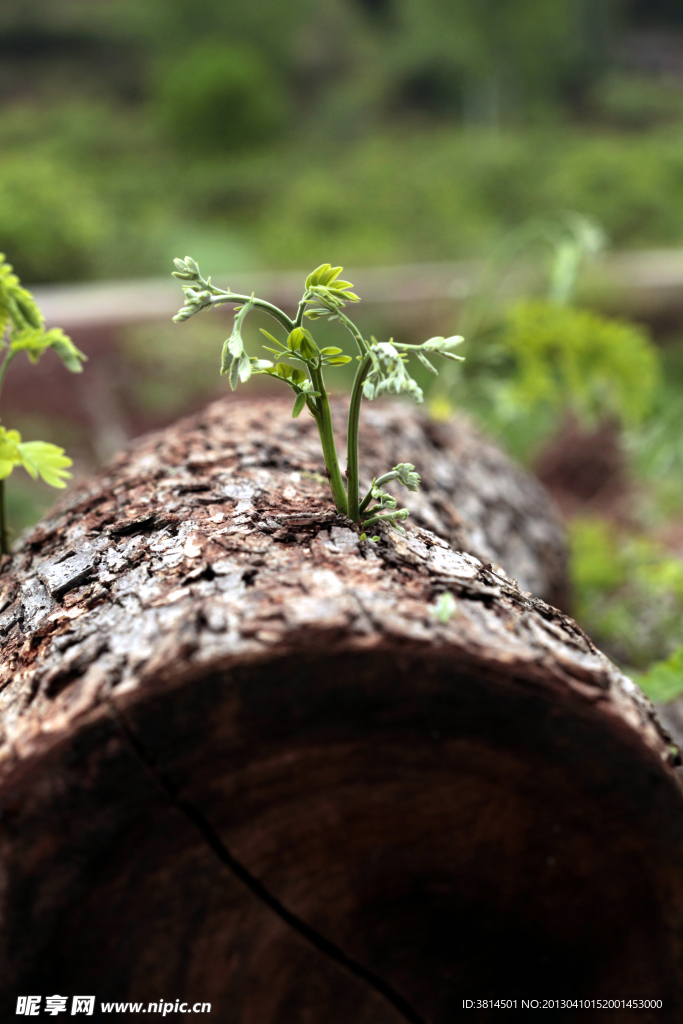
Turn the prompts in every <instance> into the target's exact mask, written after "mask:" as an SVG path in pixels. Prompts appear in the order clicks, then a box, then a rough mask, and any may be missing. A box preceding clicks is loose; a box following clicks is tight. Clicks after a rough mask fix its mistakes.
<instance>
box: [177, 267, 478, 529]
mask: <svg viewBox="0 0 683 1024" xmlns="http://www.w3.org/2000/svg"><path fill="white" fill-rule="evenodd" d="M175 266H176V270H175V271H174V277H177V278H179V279H180V280H181V281H185V282H187V283H186V284H185V285H184V286H183V291H184V293H185V304H184V306H183V307H182V309H181V310H180V312H179V313H178V314H177V315H176V316H175V317H174V318H173V319H174V320H175V321H176V322H180V321H182V320H187V319H188V318H189V317H191V316H194V314H195V313H199V312H200V310H203V309H211V308H213V307H215V306H222V305H225V304H226V303H232V304H234V305H235V322H234V326H233V329H232V333H231V335H230V337H229V338H228V339H227V340H226V342H225V344H224V346H223V355H222V360H221V373H223V374H226V375H227V376H228V379H229V381H230V387H231V388H232V389H233V390H234V389H235V388H236V387H237V385H238V384H239V383H243V384H244V383H246V381H248V380H249V378H250V377H251V376H252V374H254V373H267V374H269V375H270V376H272V377H276V378H278V379H279V380H281V381H282V382H283V383H284V384H286V385H287V386H288V387H289V388H290V389H291V390H292V391H293V392H294V407H293V409H292V416H293V417H297V416H299V415H300V413H301V412H303V410H304V409H307V410H308V412H309V413H310V414H311V416H313V418H314V419H315V422H316V424H317V427H318V432H319V434H320V441H321V444H322V450H323V458H324V460H325V468H326V472H327V478H328V480H329V484H330V490H331V491H332V497H333V498H334V503H335V505H336V507H337V511H338V512H340V513H342V514H343V515H345V516H347V517H348V518H349V519H350V520H351V521H352V522H354V523H358V524H359V526H360V527H361V530H362V531H363V532H365V531H366V530H367V528H369V527H370V526H376V525H378V524H380V523H384V524H386V525H388V526H392V527H394V529H397V530H399V531H400V532H402V533H403V532H405V531H404V530H403V527H402V526H401V525H400V524H401V523H402V522H404V521H405V520H406V519H407V517H408V515H409V512H408V509H406V508H397V507H396V505H397V502H396V499H395V498H394V497H392V495H390V494H387V493H386V492H385V491H384V490H383V487H384V485H385V484H388V483H390V482H392V481H395V482H397V483H399V484H402V486H403V487H406V488H407V489H408V490H409V491H416V490H417V489H418V487H419V485H420V476H419V474H418V473H416V472H415V467H414V466H413V465H412V464H411V463H409V462H402V463H400V464H399V465H397V466H394V467H393V469H392V470H390V471H389V472H388V473H384V474H383V475H382V476H378V477H375V479H374V480H373V481H372V485H371V487H370V488H369V490H368V491H367V493H366V494H365V495H361V493H360V483H359V466H358V428H359V419H360V406H361V400H362V398H363V397H365V398H368V399H370V400H372V399H374V398H377V397H379V396H380V395H384V394H394V395H399V394H408V395H410V396H411V397H412V398H413V399H414V400H415V401H416V402H421V401H422V399H423V395H422V390H421V389H420V388H419V387H418V385H417V384H416V382H415V381H414V380H413V378H412V377H411V376H410V374H409V373H408V368H407V363H408V358H409V356H410V355H415V356H416V357H417V359H418V360H419V361H420V362H421V363H422V365H423V366H425V367H426V368H427V369H428V370H430V371H431V372H432V373H434V374H436V373H437V372H438V371H437V370H436V367H435V366H434V365H433V364H432V363H431V362H430V360H429V359H428V358H427V356H428V355H431V356H434V355H439V356H442V357H443V358H445V359H452V360H461V359H462V356H459V355H456V354H455V353H454V352H453V349H454V348H456V347H457V346H458V345H460V343H461V342H462V340H463V339H462V338H461V337H459V336H457V337H452V338H430V339H429V340H428V341H425V342H423V343H422V344H421V345H408V344H403V343H399V342H394V341H393V339H391V340H389V341H382V342H379V341H377V340H376V339H375V338H370V340H367V339H365V338H364V337H363V336H362V334H361V332H360V330H359V329H358V327H356V325H355V324H354V323H353V322H352V321H351V320H350V319H349V318H348V317H347V316H346V314H345V313H344V312H343V308H344V306H345V305H346V303H347V302H359V301H360V300H359V298H358V296H357V295H354V293H353V292H352V291H351V290H350V289H351V288H352V287H353V285H352V284H351V283H350V282H349V281H341V280H339V274H340V273H341V270H342V268H341V267H332V266H330V264H329V263H325V264H323V265H322V266H320V267H318V268H317V270H314V271H313V273H312V274H309V275H308V277H307V278H306V284H305V287H304V293H303V295H302V297H301V301H300V302H299V306H298V310H297V313H296V316H295V317H294V319H291V318H290V317H289V316H288V315H287V314H286V313H284V312H283V311H282V310H281V309H278V308H277V306H274V305H272V304H271V303H270V302H266V301H265V300H263V299H257V298H255V297H254V295H251V296H249V295H236V294H234V293H233V292H231V291H230V289H228V290H227V291H224V290H223V289H222V288H217V287H216V285H214V284H212V283H211V278H208V279H206V280H205V279H204V278H203V277H202V275H201V273H200V271H199V267H198V266H197V264H196V263H195V261H194V260H193V259H192V258H191V257H190V256H186V257H185V259H184V260H180V259H177V260H175ZM254 309H260V310H262V311H263V312H265V313H268V314H269V315H270V316H271V317H272V318H273V319H274V320H276V321H277V323H278V324H279V325H280V327H281V328H282V329H284V331H285V334H286V337H285V338H284V340H279V339H278V338H276V337H275V336H274V335H272V334H270V333H269V332H268V331H265V330H263V328H261V333H262V334H263V335H264V336H265V337H266V339H267V340H268V342H269V343H270V344H269V345H264V348H265V349H266V351H268V352H270V353H271V355H273V356H274V360H271V359H258V358H256V357H254V356H250V355H248V354H247V352H246V350H245V347H244V342H243V340H242V325H243V323H244V320H245V318H246V317H247V315H248V314H249V313H250V312H251V311H252V310H254ZM304 317H306V319H307V320H308V321H314V320H317V319H319V318H320V317H327V319H328V320H336V321H338V322H339V323H340V324H341V325H342V326H343V327H344V328H346V330H347V331H348V332H349V333H350V334H351V336H352V338H353V340H354V343H355V345H356V348H357V354H356V361H357V363H358V366H357V369H356V375H355V379H354V382H353V387H352V389H351V400H350V403H349V415H348V432H347V446H348V447H347V469H346V474H345V477H344V476H343V475H342V472H341V470H340V468H339V460H338V458H337V450H336V447H335V441H334V432H333V430H332V416H331V413H330V402H329V396H328V392H327V390H326V387H325V381H324V378H323V371H324V370H325V369H327V367H335V366H341V365H343V364H344V363H350V362H351V361H352V357H351V356H349V355H345V354H344V353H343V352H342V350H341V349H340V348H335V347H326V348H319V347H318V345H317V344H316V342H315V340H314V338H313V335H312V333H311V332H310V331H309V330H308V328H307V327H304V326H303V324H304ZM373 539H374V538H373Z"/></svg>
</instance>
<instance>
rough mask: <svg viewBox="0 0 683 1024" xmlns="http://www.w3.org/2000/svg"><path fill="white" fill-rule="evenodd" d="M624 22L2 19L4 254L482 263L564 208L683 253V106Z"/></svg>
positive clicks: (304, 0) (110, 272)
mask: <svg viewBox="0 0 683 1024" xmlns="http://www.w3.org/2000/svg"><path fill="white" fill-rule="evenodd" d="M626 7H627V5H626V4H625V2H621V0H553V3H552V4H548V3H547V0H510V2H509V3H506V4H501V3H491V2H486V3H484V2H481V0H449V2H445V0H420V3H419V4H415V3H410V2H409V0H329V3H327V4H322V5H321V4H319V3H316V2H314V0H291V2H290V3H289V4H281V3H278V2H276V0H261V2H260V3H259V4H252V5H244V4H237V3H234V2H229V0H228V2H224V0H220V2H219V0H206V2H205V3H204V4H202V5H201V10H199V9H198V7H197V4H196V3H194V2H190V0H136V3H135V4H133V3H131V2H130V0H108V2H107V3H103V4H93V3H87V4H83V3H72V2H68V0H64V2H61V0H60V2H59V3H55V2H48V0H33V2H32V3H31V4H30V5H27V4H25V3H20V2H19V0H7V2H6V4H5V5H3V10H2V11H1V12H0V28H1V29H2V35H1V36H0V153H1V154H2V155H1V156H0V246H2V247H4V248H5V249H6V250H7V251H11V252H12V253H13V258H14V260H15V263H16V266H17V268H18V270H19V272H20V273H21V274H22V275H23V276H24V278H26V279H28V280H32V281H35V282H38V281H58V280H71V279H75V278H88V277H105V276H136V275H139V274H142V275H145V274H156V273H158V274H162V273H165V271H166V268H167V266H168V263H169V261H170V258H171V256H172V254H173V252H174V250H175V243H174V241H173V239H175V238H177V237H178V236H179V235H180V234H181V232H182V229H183V227H184V226H185V225H187V224H188V222H189V223H192V224H193V225H195V229H200V230H204V232H205V233H209V232H210V233H211V234H212V236H213V238H214V240H216V242H217V243H218V247H219V249H220V247H221V246H220V240H221V239H223V242H224V244H223V249H224V252H225V256H224V265H223V266H222V267H221V269H225V270H227V269H230V265H229V264H230V262H231V261H232V260H233V259H238V260H239V259H240V254H242V253H248V254H249V259H250V262H252V263H257V264H260V265H261V266H263V267H266V266H271V267H278V266H293V265H308V264H309V263H310V262H311V261H313V262H315V261H316V260H318V261H322V260H323V259H324V258H326V255H327V254H328V253H329V252H331V251H334V252H335V254H336V258H338V259H339V260H341V261H342V262H343V263H344V264H347V265H353V264H356V265H357V264H359V263H375V264H378V263H385V262H387V263H388V262H412V261H417V260H441V259H444V260H448V259H457V258H460V257H470V256H474V255H478V254H479V255H483V254H485V253H486V252H488V251H489V250H490V248H491V246H492V245H493V244H494V243H495V241H496V240H497V239H498V238H499V237H500V236H501V235H502V234H503V233H504V232H505V231H507V230H509V229H510V228H512V227H513V226H514V225H516V224H519V223H521V222H522V221H524V220H525V219H527V218H529V217H532V216H535V215H538V214H544V213H546V212H547V211H549V210H551V211H552V210H556V209H562V208H569V209H576V210H580V211H582V212H583V213H585V214H587V215H592V216H594V217H595V218H597V219H598V220H599V221H600V222H601V223H602V224H603V225H604V227H605V229H606V230H607V232H608V233H609V235H610V237H611V238H612V240H613V242H614V243H615V244H617V245H620V246H623V245H651V244H665V243H669V242H675V241H676V240H678V239H680V238H683V127H682V126H681V117H683V110H682V111H681V116H679V115H678V114H677V113H676V111H677V110H678V106H677V104H679V102H680V98H681V96H682V95H683V90H680V89H679V90H678V91H677V90H676V88H673V87H672V85H671V83H663V82H662V81H660V79H658V78H657V77H656V76H650V78H647V79H646V80H644V79H643V76H642V74H641V75H640V78H638V76H637V75H636V76H635V77H634V74H633V73H628V74H627V73H626V72H624V71H623V70H621V71H619V69H618V68H616V67H615V66H614V62H613V59H612V57H611V56H610V55H611V54H612V52H613V49H614V48H613V45H612V44H613V42H614V39H615V38H617V37H618V32H619V31H620V26H622V25H624V24H626V23H627V19H628V12H627V11H626ZM639 97H640V100H639ZM648 97H649V98H648ZM638 102H640V104H641V106H640V108H639V109H638V110H636V111H635V113H633V112H631V113H629V111H632V110H633V109H635V107H637V105H638ZM663 108H666V111H667V112H668V113H667V114H666V116H660V112H661V110H662V109H663ZM629 118H630V121H629ZM626 122H629V124H631V123H633V124H634V125H635V122H637V125H636V127H637V129H638V130H634V131H632V132H631V133H630V134H625V133H624V131H623V125H624V124H625V123H626ZM596 128H597V130H596ZM257 146H261V147H262V149H261V150H260V151H259V150H258V149H257V150H256V151H254V147H257ZM20 171H21V173H20ZM24 182H25V183H26V184H25V185H24ZM38 226H42V228H43V230H42V233H41V232H40V231H39V230H38ZM212 262H213V261H212ZM214 265H217V266H221V264H219V263H214Z"/></svg>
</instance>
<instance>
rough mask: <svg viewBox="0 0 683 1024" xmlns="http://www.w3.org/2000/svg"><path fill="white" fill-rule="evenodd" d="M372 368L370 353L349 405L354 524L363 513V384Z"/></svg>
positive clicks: (358, 373)
mask: <svg viewBox="0 0 683 1024" xmlns="http://www.w3.org/2000/svg"><path fill="white" fill-rule="evenodd" d="M371 366H372V357H371V356H370V354H369V353H368V354H366V355H365V356H363V358H362V360H361V362H360V365H359V367H358V369H357V371H356V379H355V380H354V382H353V388H352V389H351V401H350V403H349V421H348V429H347V437H346V444H347V453H346V467H347V468H346V474H347V478H348V482H349V496H348V505H349V510H348V513H347V514H348V517H349V519H350V520H351V521H352V522H354V523H359V522H360V519H361V512H362V511H363V510H362V509H361V507H360V506H359V500H360V492H359V487H360V483H359V470H358V432H359V425H360V406H361V401H362V398H363V383H364V381H365V378H366V377H367V375H368V373H369V371H370V367H371Z"/></svg>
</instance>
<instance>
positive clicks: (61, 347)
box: [9, 327, 87, 373]
mask: <svg viewBox="0 0 683 1024" xmlns="http://www.w3.org/2000/svg"><path fill="white" fill-rule="evenodd" d="M9 348H10V352H25V353H26V355H27V356H28V358H29V359H30V361H31V362H32V363H37V362H38V360H39V359H40V357H41V356H42V354H43V352H45V351H46V350H47V349H48V348H51V349H54V351H55V352H56V353H57V355H58V356H59V357H60V359H61V360H62V362H63V363H64V365H65V366H66V368H67V370H71V372H72V373H82V372H83V366H82V365H81V364H82V363H83V362H84V361H85V360H86V359H87V356H86V355H85V354H84V353H83V352H81V351H80V350H79V349H77V348H76V346H75V345H74V343H73V341H72V340H71V338H68V337H67V336H66V334H64V332H63V331H62V330H61V329H60V328H59V327H53V328H52V330H50V331H44V330H43V329H42V327H39V328H38V329H36V328H33V327H28V328H25V329H24V330H22V331H18V332H17V333H16V334H14V335H13V336H12V338H11V340H10V344H9Z"/></svg>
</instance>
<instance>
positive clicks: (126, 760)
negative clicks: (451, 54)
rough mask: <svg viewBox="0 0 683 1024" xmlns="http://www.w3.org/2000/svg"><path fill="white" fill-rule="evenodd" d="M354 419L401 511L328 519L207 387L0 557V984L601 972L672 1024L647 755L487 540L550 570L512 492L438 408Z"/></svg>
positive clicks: (346, 1002)
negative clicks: (395, 527)
mask: <svg viewBox="0 0 683 1024" xmlns="http://www.w3.org/2000/svg"><path fill="white" fill-rule="evenodd" d="M364 415H365V427H364V438H365V445H366V452H365V453H364V456H363V463H364V465H365V466H366V468H368V469H371V470H372V471H376V472H380V471H383V470H385V469H386V468H389V467H390V466H391V465H392V464H393V462H396V461H407V460H408V459H410V460H411V461H413V462H415V463H416V464H417V465H418V468H419V469H420V470H421V471H423V473H424V476H425V479H426V483H427V487H426V493H425V494H424V495H423V496H422V497H420V496H418V500H417V502H416V503H414V506H413V507H414V510H415V513H416V515H415V521H417V522H418V523H419V522H422V523H423V524H426V525H427V526H428V527H429V529H424V528H422V527H421V526H419V525H418V526H413V527H411V528H410V529H409V532H408V535H407V536H406V537H400V536H399V535H398V534H396V533H388V534H383V535H382V538H381V541H380V543H379V544H377V545H374V544H372V543H370V542H367V541H360V540H359V537H358V534H357V531H356V530H354V528H352V526H351V524H349V523H348V522H346V521H345V520H343V519H342V518H340V517H338V516H337V515H336V514H335V513H334V511H333V510H332V509H331V505H330V499H329V494H328V492H327V490H326V487H325V484H324V481H322V480H321V478H320V477H318V476H317V473H318V472H319V470H320V464H321V460H320V456H319V454H318V447H317V442H316V438H315V434H314V425H313V423H312V421H308V422H307V421H306V420H305V419H303V418H302V420H300V421H296V422H293V421H292V420H291V419H289V415H288V409H286V408H284V407H282V406H280V405H278V404H277V403H273V402H272V401H268V402H259V403H249V404H247V403H218V404H216V405H214V406H212V407H210V408H209V409H208V410H207V411H206V412H205V413H203V414H202V415H200V416H198V417H196V418H194V419H193V420H189V421H185V422H183V423H181V424H179V425H177V426H176V427H174V428H172V429H170V430H167V431H165V432H163V433H160V434H158V435H152V436H150V437H147V438H143V439H141V440H140V441H139V442H138V443H136V444H135V445H134V446H133V447H132V449H131V450H130V451H129V452H128V453H126V454H124V455H123V456H122V457H121V458H120V459H119V460H118V461H117V463H115V464H114V466H113V467H112V468H111V469H110V470H109V471H107V472H106V473H105V474H104V475H103V476H102V477H101V479H99V480H98V481H96V482H95V483H94V484H93V485H92V486H91V487H90V488H89V489H88V490H86V491H83V492H82V493H80V494H78V495H77V496H76V497H75V499H73V500H72V501H71V503H70V505H68V506H67V507H66V508H65V509H63V510H62V511H61V512H58V513H56V514H55V515H54V516H53V517H52V518H51V519H50V520H48V521H46V522H44V523H43V524H42V525H41V526H39V527H38V528H37V529H36V530H35V531H34V532H33V534H31V535H29V536H28V537H27V538H26V539H25V541H24V542H23V544H22V546H21V547H20V549H19V551H18V552H17V553H16V555H15V556H14V558H13V559H12V560H6V561H5V563H4V564H3V567H2V570H3V571H2V574H1V575H0V635H2V639H3V648H2V659H1V668H0V681H1V682H2V685H3V689H2V691H1V692H0V716H1V718H0V720H1V721H2V726H3V737H2V739H3V743H2V747H1V748H0V812H1V815H2V818H1V820H0V827H1V832H0V863H1V864H2V879H3V884H2V888H1V892H0V901H1V902H0V909H1V925H2V927H1V935H0V979H1V981H2V986H1V987H2V990H3V992H5V993H8V994H9V995H8V999H9V1000H10V1002H11V999H12V997H13V996H14V995H15V994H16V993H26V992H28V991H34V992H43V993H45V994H47V993H48V992H49V993H52V992H55V991H56V992H61V993H63V994H67V993H69V992H71V993H76V992H92V993H96V994H97V996H98V998H100V999H112V1000H118V1001H123V1000H144V1001H145V1002H146V1001H153V1000H157V999H168V1000H173V1001H175V999H176V998H180V999H181V1000H188V1001H189V1002H190V1003H194V1002H196V1001H208V1002H211V1003H212V1005H213V1019H218V1020H221V1021H227V1022H239V1024H247V1022H248V1024H252V1022H253V1024H268V1022H278V1024H279V1022H282V1024H284V1022H293V1021H310V1022H311V1024H313V1022H318V1021H320V1022H322V1021H325V1022H330V1024H335V1022H337V1021H339V1022H344V1024H346V1022H349V1021H354V1022H361V1024H363V1022H368V1024H369V1022H371V1021H372V1022H387V1024H389V1022H397V1021H401V1020H406V1019H408V1020H414V1021H431V1022H434V1024H441V1022H443V1024H446V1022H449V1024H450V1022H451V1021H453V1020H454V1019H455V1018H456V1015H457V1014H458V1011H459V1010H460V1009H461V1006H462V999H464V998H483V997H492V996H493V997H503V998H517V999H521V998H539V997H542V996H550V997H553V998H557V997H558V996H559V997H574V998H592V997H599V996H602V997H609V998H615V997H618V998H631V997H635V998H638V997H641V998H659V999H662V1000H663V1001H664V1009H663V1010H657V1011H654V1010H653V1011H644V1012H643V1013H642V1014H641V1015H640V1017H639V1019H641V1020H643V1021H650V1020H651V1021H655V1020H657V1021H660V1022H661V1021H663V1020H671V1021H674V1020H679V1019H680V1015H681V1012H683V947H682V945H681V939H680V936H681V934H682V931H681V929H682V927H683V813H682V812H683V799H682V795H681V790H680V786H679V783H678V779H677V777H676V774H675V771H674V768H673V762H674V760H675V756H674V753H673V752H672V749H671V747H670V744H669V742H668V739H667V737H666V735H665V734H663V732H662V731H661V729H660V727H659V726H658V723H657V721H656V719H655V717H654V714H653V711H652V708H651V706H650V705H649V703H648V702H647V701H646V700H645V698H643V697H642V695H641V694H640V693H639V691H638V690H637V688H636V687H635V686H634V685H633V684H632V683H630V682H629V681H628V680H626V679H625V678H624V677H623V676H622V675H621V674H620V673H619V672H618V670H617V669H616V668H615V667H614V666H613V665H612V664H610V663H609V662H608V661H607V659H606V658H605V657H604V656H603V655H601V654H600V652H598V651H597V650H596V649H595V648H594V646H593V645H592V643H591V642H590V641H589V640H588V639H587V638H586V637H585V635H584V634H583V633H582V632H581V631H580V630H579V629H578V627H577V626H576V625H575V624H574V623H573V622H572V621H571V620H570V619H568V618H567V617H566V616H564V615H563V614H562V613H560V612H558V611H556V610H555V609H554V608H552V607H550V606H549V605H548V604H546V603H545V602H544V601H543V600H541V599H539V598H534V597H531V596H530V594H528V593H525V592H524V590H523V589H520V588H519V587H518V586H517V585H516V584H515V583H514V582H512V581H511V580H509V579H506V578H505V577H504V576H503V575H501V574H500V572H498V571H497V570H495V569H494V568H492V567H491V566H490V565H489V564H488V562H489V559H492V558H493V557H495V559H496V560H497V561H499V562H501V563H503V564H504V565H505V566H506V569H507V571H508V572H509V573H510V574H511V575H516V576H518V577H522V578H523V579H524V580H525V582H527V583H528V581H529V580H532V581H536V582H537V585H538V586H539V587H541V588H544V592H545V593H560V592H561V590H562V584H563V577H562V546H561V541H560V539H559V533H558V531H557V527H556V526H555V525H554V524H553V523H552V520H551V518H550V516H549V512H548V510H547V508H546V507H544V499H543V497H542V492H541V491H540V490H538V489H535V488H534V485H532V484H531V483H530V482H529V481H528V480H526V479H525V478H524V477H523V476H522V475H521V474H519V473H518V472H517V471H516V470H514V469H513V468H512V467H511V466H510V465H509V464H508V463H507V462H506V460H505V459H504V458H503V457H502V456H501V455H499V454H498V453H496V452H495V449H493V448H492V447H491V446H489V445H487V444H486V443H484V442H481V441H478V440H477V439H476V437H475V435H473V434H472V432H471V431H470V430H469V429H468V428H467V427H466V426H465V425H464V424H459V425H456V426H452V427H446V426H435V425H429V426H425V424H424V423H423V422H422V421H420V420H419V418H417V417H415V416H414V415H413V414H412V413H409V412H408V410H407V409H406V408H405V407H403V406H400V407H396V406H389V407H386V408H385V409H384V410H382V409H381V408H378V409H374V408H373V409H370V410H368V411H367V412H365V414H364ZM436 485H440V486H441V487H443V488H445V489H446V491H447V492H448V491H450V493H444V492H443V491H438V489H437V487H436ZM411 497H412V496H411ZM430 530H431V531H433V532H430ZM439 535H440V536H439ZM444 537H445V538H448V539H449V540H451V541H452V542H453V543H454V544H456V545H457V546H458V547H466V548H469V550H470V553H468V554H462V553H456V552H455V551H454V550H453V548H452V547H451V546H449V544H448V543H447V542H446V540H445V539H443V538H444ZM539 553H540V557H539ZM475 555H478V556H480V559H482V560H479V559H478V558H477V557H474V556H475ZM482 556H483V558H482ZM539 581H540V582H539ZM446 590H447V591H450V592H451V593H452V594H453V596H454V598H455V602H456V611H455V613H454V614H453V615H452V617H451V618H450V620H449V621H448V622H447V623H442V622H440V621H439V620H438V619H437V618H436V617H435V616H434V614H433V611H432V605H433V602H434V600H435V599H436V598H437V597H438V595H439V594H441V593H443V592H444V591H446ZM12 1012H13V1010H12ZM597 1016H600V1015H599V1014H597ZM490 1017H491V1019H494V1020H498V1019H501V1018H500V1017H499V1016H498V1011H495V1010H494V1011H491V1014H490ZM103 1019H106V1018H103ZM140 1019H141V1020H143V1019H146V1018H145V1017H142V1016H141V1017H140ZM190 1019H192V1018H190ZM476 1019H479V1020H486V1019H489V1014H488V1013H487V1012H484V1011H482V1012H481V1013H480V1014H479V1015H478V1016H477V1018H476ZM555 1019H557V1020H558V1021H561V1020H564V1019H567V1020H569V1019H575V1016H574V1012H572V1011H570V1012H568V1013H567V1014H566V1015H565V1014H563V1013H561V1012H558V1013H557V1014H556V1016H555ZM583 1019H592V1017H591V1016H590V1015H589V1016H586V1015H584V1016H583ZM600 1019H602V1017H601V1016H600ZM611 1019H613V1020H618V1021H621V1020H624V1021H626V1020H630V1019H632V1014H631V1011H630V1010H623V1011H616V1012H614V1013H613V1014H612V1017H611Z"/></svg>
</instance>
